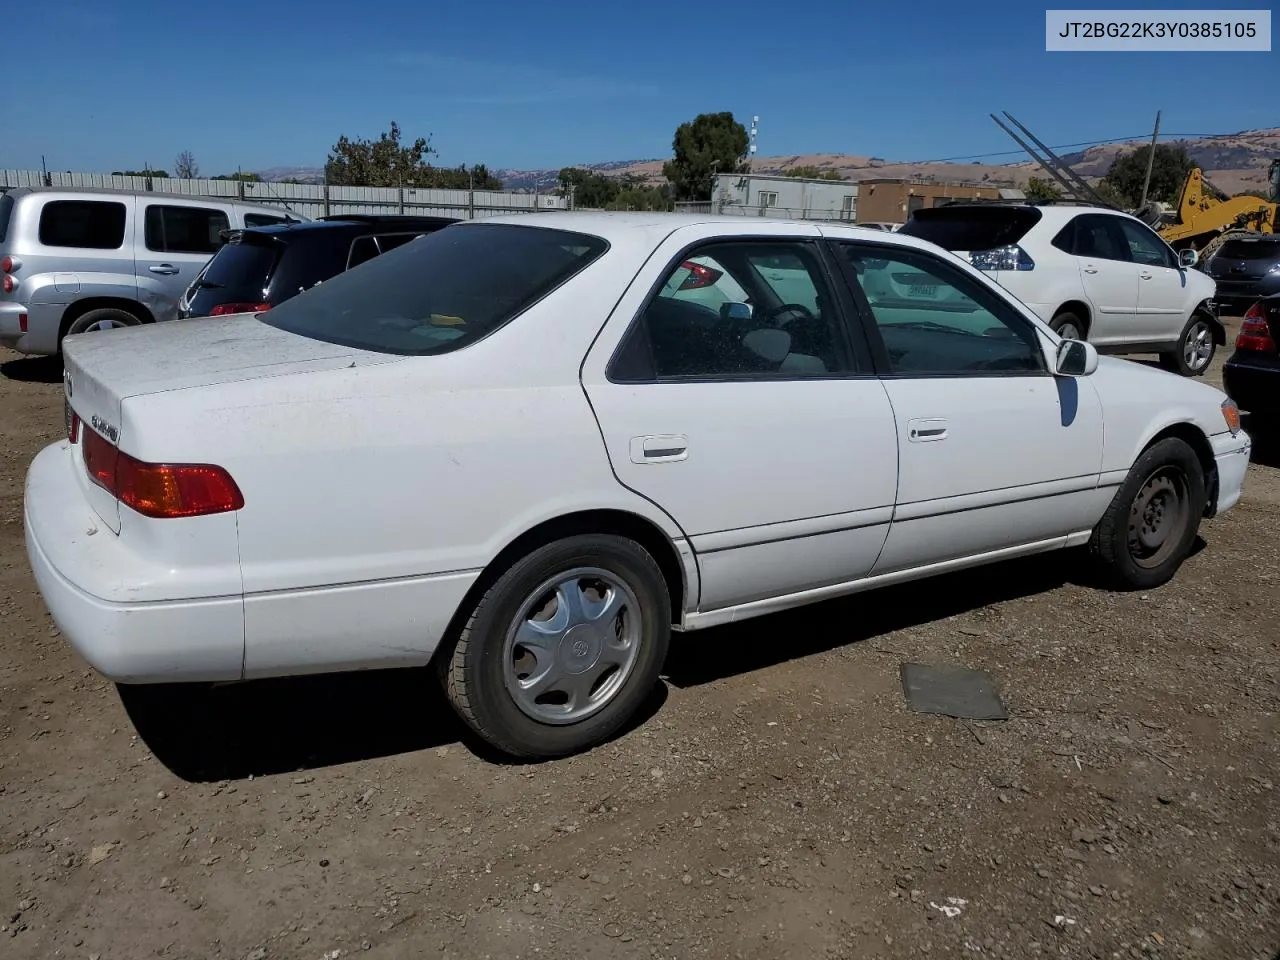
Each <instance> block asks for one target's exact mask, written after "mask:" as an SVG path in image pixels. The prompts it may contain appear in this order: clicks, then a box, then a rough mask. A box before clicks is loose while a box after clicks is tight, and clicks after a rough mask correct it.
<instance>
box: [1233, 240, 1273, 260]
mask: <svg viewBox="0 0 1280 960" xmlns="http://www.w3.org/2000/svg"><path fill="white" fill-rule="evenodd" d="M1218 256H1220V257H1221V258H1222V259H1223V260H1276V259H1280V240H1228V241H1227V242H1226V243H1224V244H1223V245H1222V249H1221V250H1219V251H1218Z"/></svg>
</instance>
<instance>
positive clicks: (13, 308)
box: [0, 302, 66, 355]
mask: <svg viewBox="0 0 1280 960" xmlns="http://www.w3.org/2000/svg"><path fill="white" fill-rule="evenodd" d="M65 309H66V307H65V306H62V305H59V304H48V303H33V304H31V305H30V306H27V305H26V304H22V303H12V302H6V303H0V346H5V347H9V348H10V349H13V350H17V351H18V352H19V353H26V354H46V355H52V354H55V353H57V352H58V324H59V323H61V322H62V311H63V310H65ZM24 317H25V318H26V319H25V321H24V319H23V318H24ZM24 325H25V326H26V329H25V330H24V329H23V326H24Z"/></svg>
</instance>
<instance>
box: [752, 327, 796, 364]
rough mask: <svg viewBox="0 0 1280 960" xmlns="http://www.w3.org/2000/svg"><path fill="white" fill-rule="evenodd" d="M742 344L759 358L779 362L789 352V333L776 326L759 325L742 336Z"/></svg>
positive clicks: (785, 357)
mask: <svg viewBox="0 0 1280 960" xmlns="http://www.w3.org/2000/svg"><path fill="white" fill-rule="evenodd" d="M742 345H743V346H744V347H746V348H747V349H748V350H750V351H751V352H752V353H754V354H755V355H756V356H757V357H759V358H760V359H761V360H766V361H768V362H769V363H781V362H782V361H783V360H785V359H787V354H789V353H790V352H791V334H789V333H787V331H785V330H779V329H778V328H777V327H761V328H760V329H759V330H752V331H751V332H750V333H748V334H747V335H746V336H745V337H743V338H742Z"/></svg>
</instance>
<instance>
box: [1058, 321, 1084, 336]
mask: <svg viewBox="0 0 1280 960" xmlns="http://www.w3.org/2000/svg"><path fill="white" fill-rule="evenodd" d="M1058 336H1060V337H1061V338H1062V339H1063V340H1079V339H1080V329H1079V328H1078V327H1077V326H1076V325H1075V324H1074V323H1064V324H1063V325H1062V326H1060V327H1059V328H1058Z"/></svg>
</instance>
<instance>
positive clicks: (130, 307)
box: [58, 297, 156, 343]
mask: <svg viewBox="0 0 1280 960" xmlns="http://www.w3.org/2000/svg"><path fill="white" fill-rule="evenodd" d="M104 308H110V309H113V310H123V311H125V312H126V313H131V314H133V315H134V316H135V317H137V318H138V319H139V320H141V321H142V322H143V323H155V322H156V318H155V316H154V315H153V314H152V313H151V311H150V310H148V309H147V308H146V307H144V306H143V305H142V304H141V303H139V302H138V301H137V300H130V299H129V298H128V297H85V298H84V299H83V300H77V301H75V302H74V303H71V304H68V305H67V309H65V310H64V311H62V320H61V321H60V322H59V323H58V342H59V343H61V342H62V338H63V337H65V336H66V335H67V330H69V329H70V328H71V324H73V323H75V322H76V320H78V319H79V318H80V317H83V316H84V315H85V314H86V313H88V312H89V311H90V310H102V309H104Z"/></svg>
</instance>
